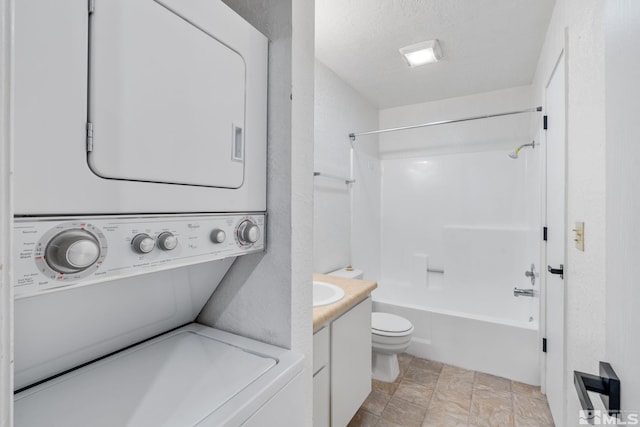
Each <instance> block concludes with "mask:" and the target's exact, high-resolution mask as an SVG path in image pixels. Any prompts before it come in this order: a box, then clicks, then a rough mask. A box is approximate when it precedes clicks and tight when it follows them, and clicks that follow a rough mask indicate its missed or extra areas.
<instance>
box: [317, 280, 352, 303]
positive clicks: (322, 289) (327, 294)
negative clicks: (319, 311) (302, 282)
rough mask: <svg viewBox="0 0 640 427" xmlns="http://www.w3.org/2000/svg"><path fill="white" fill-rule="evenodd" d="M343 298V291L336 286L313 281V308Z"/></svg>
mask: <svg viewBox="0 0 640 427" xmlns="http://www.w3.org/2000/svg"><path fill="white" fill-rule="evenodd" d="M342 298H344V291H343V290H342V288H339V287H338V286H336V285H332V284H331V283H327V282H319V281H316V280H314V281H313V306H314V307H320V306H322V305H329V304H333V303H334V302H338V301H340V300H341V299H342Z"/></svg>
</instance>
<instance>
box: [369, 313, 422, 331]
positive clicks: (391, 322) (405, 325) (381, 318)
mask: <svg viewBox="0 0 640 427" xmlns="http://www.w3.org/2000/svg"><path fill="white" fill-rule="evenodd" d="M412 332H413V325H412V324H411V322H410V321H408V320H407V319H405V318H404V317H400V316H396V315H395V314H391V313H380V312H374V313H371V333H373V334H374V335H380V336H385V337H404V336H407V335H411V333H412Z"/></svg>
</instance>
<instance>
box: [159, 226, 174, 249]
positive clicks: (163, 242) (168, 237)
mask: <svg viewBox="0 0 640 427" xmlns="http://www.w3.org/2000/svg"><path fill="white" fill-rule="evenodd" d="M176 246H178V238H177V237H176V236H175V234H173V233H171V232H169V231H165V232H164V233H160V235H159V236H158V247H159V248H160V249H162V250H163V251H171V250H173V249H175V248H176Z"/></svg>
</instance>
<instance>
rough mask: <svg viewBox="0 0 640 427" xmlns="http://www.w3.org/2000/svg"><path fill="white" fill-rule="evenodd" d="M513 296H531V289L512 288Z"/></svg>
mask: <svg viewBox="0 0 640 427" xmlns="http://www.w3.org/2000/svg"><path fill="white" fill-rule="evenodd" d="M513 296H514V297H520V296H523V297H532V296H533V289H520V288H513Z"/></svg>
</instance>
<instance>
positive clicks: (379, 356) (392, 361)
mask: <svg viewBox="0 0 640 427" xmlns="http://www.w3.org/2000/svg"><path fill="white" fill-rule="evenodd" d="M371 359H372V360H371V366H372V367H373V379H375V380H378V381H383V382H386V383H392V382H394V381H395V380H396V378H398V375H399V374H400V366H399V365H398V355H397V354H383V353H378V352H376V351H374V352H373V353H372V355H371Z"/></svg>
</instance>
